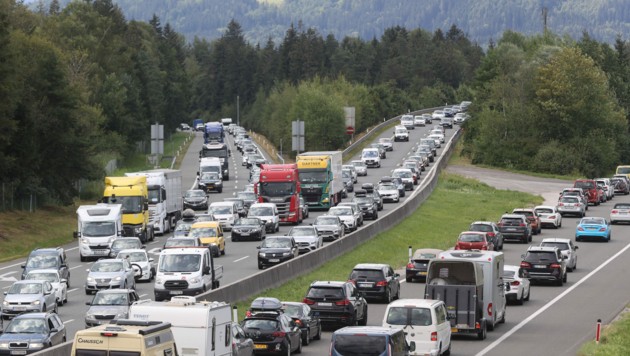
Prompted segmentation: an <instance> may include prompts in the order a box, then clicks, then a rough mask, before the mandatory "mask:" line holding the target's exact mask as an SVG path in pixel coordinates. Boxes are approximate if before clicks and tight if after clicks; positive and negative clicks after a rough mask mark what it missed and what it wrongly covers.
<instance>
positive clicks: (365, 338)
mask: <svg viewBox="0 0 630 356" xmlns="http://www.w3.org/2000/svg"><path fill="white" fill-rule="evenodd" d="M332 347H333V348H334V349H335V351H336V352H337V353H338V354H340V355H344V356H379V355H383V354H385V352H386V349H387V339H386V338H385V336H384V335H366V334H363V333H360V334H359V333H357V334H351V335H336V336H335V339H334V341H333V345H332Z"/></svg>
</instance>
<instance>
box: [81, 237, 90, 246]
mask: <svg viewBox="0 0 630 356" xmlns="http://www.w3.org/2000/svg"><path fill="white" fill-rule="evenodd" d="M81 243H82V244H84V245H87V244H89V243H90V242H89V241H88V239H86V238H81Z"/></svg>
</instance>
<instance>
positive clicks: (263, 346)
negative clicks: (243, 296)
mask: <svg viewBox="0 0 630 356" xmlns="http://www.w3.org/2000/svg"><path fill="white" fill-rule="evenodd" d="M241 326H242V327H243V330H244V331H245V335H246V336H247V337H248V338H250V339H252V340H253V341H254V354H278V355H291V354H293V353H294V352H295V353H298V354H299V353H301V352H302V340H301V339H302V332H301V330H300V328H299V327H298V326H297V324H296V323H295V321H293V320H292V319H291V318H290V317H289V316H288V315H285V314H284V313H283V312H281V311H268V312H261V313H256V314H253V315H251V316H249V317H246V318H245V319H244V320H243V322H242V323H241Z"/></svg>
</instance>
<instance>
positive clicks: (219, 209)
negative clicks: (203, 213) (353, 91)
mask: <svg viewBox="0 0 630 356" xmlns="http://www.w3.org/2000/svg"><path fill="white" fill-rule="evenodd" d="M208 213H209V214H213V215H230V214H232V213H233V212H232V207H231V206H226V205H214V206H212V205H211V206H210V207H209V208H208Z"/></svg>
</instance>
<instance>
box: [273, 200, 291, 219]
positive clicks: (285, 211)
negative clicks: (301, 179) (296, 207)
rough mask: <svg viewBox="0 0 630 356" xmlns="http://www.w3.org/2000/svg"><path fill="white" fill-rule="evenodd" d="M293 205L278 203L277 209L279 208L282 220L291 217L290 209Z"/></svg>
mask: <svg viewBox="0 0 630 356" xmlns="http://www.w3.org/2000/svg"><path fill="white" fill-rule="evenodd" d="M290 206H291V203H286V202H285V203H276V207H278V214H279V215H280V217H281V218H286V217H288V216H289V207H290Z"/></svg>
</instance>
